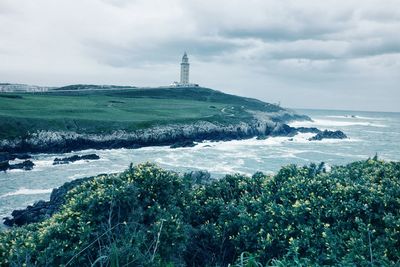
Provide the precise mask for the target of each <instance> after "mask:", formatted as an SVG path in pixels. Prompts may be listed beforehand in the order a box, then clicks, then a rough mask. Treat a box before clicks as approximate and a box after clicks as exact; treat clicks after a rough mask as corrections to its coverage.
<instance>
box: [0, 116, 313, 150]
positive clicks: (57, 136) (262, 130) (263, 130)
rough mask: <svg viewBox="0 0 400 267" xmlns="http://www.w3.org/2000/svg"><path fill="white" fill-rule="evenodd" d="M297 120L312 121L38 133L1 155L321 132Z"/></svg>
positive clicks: (6, 143)
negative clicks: (129, 130)
mask: <svg viewBox="0 0 400 267" xmlns="http://www.w3.org/2000/svg"><path fill="white" fill-rule="evenodd" d="M294 119H303V120H305V119H309V118H308V117H306V116H301V115H292V117H290V118H285V119H284V120H283V119H282V118H281V121H277V120H276V119H271V117H266V118H262V117H261V118H260V117H259V118H257V116H255V118H254V119H253V120H251V121H249V122H243V121H241V122H239V123H236V124H219V123H216V122H208V121H197V122H194V123H190V124H170V125H160V126H157V127H152V128H148V129H142V130H137V131H132V132H126V131H122V130H117V131H114V132H112V133H109V134H90V133H77V132H67V131H63V132H54V131H39V132H35V133H30V134H29V135H28V136H27V137H24V138H14V139H6V140H1V141H0V152H8V153H67V152H71V151H79V150H85V149H116V148H139V147H146V146H172V147H180V146H182V145H181V144H191V142H197V143H198V142H202V141H204V140H209V141H229V140H238V139H249V138H253V137H260V136H261V137H268V136H294V135H296V134H297V133H299V132H302V133H303V132H311V133H316V134H318V133H320V132H321V131H320V130H318V129H316V128H304V127H301V128H294V127H290V126H288V125H287V124H285V123H286V122H288V121H290V120H294Z"/></svg>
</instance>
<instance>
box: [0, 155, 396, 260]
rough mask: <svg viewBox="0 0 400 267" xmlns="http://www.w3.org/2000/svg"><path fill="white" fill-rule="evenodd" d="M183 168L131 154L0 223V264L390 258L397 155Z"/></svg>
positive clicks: (393, 254)
mask: <svg viewBox="0 0 400 267" xmlns="http://www.w3.org/2000/svg"><path fill="white" fill-rule="evenodd" d="M192 177H193V176H190V175H185V176H180V175H177V174H176V173H173V172H170V171H166V170H163V169H160V168H158V167H157V166H154V165H152V164H143V165H139V166H136V167H132V166H131V167H130V168H129V169H128V170H126V171H125V172H124V173H122V174H119V175H104V176H100V177H98V178H96V179H93V180H91V181H88V182H86V183H84V184H82V185H80V186H78V187H76V188H74V189H72V190H71V191H70V192H69V193H68V194H67V201H66V204H65V205H64V206H63V207H62V208H61V210H60V212H58V213H56V214H55V215H53V217H52V218H50V219H47V220H45V221H43V222H41V223H37V224H32V225H28V226H25V227H22V228H17V229H11V230H9V231H7V232H3V233H1V234H0V265H1V266H23V265H24V264H25V265H27V266H31V265H38V266H227V265H228V264H232V265H235V266H272V265H275V266H318V265H341V266H350V265H351V266H353V265H355V266H388V265H396V264H400V163H399V162H383V161H380V160H378V159H376V158H374V159H369V160H367V161H360V162H354V163H351V164H349V165H346V166H335V167H332V169H331V170H330V171H329V172H327V171H326V170H325V168H324V166H323V164H321V165H318V166H317V165H314V164H311V165H310V166H306V167H296V166H294V165H290V166H287V167H283V168H282V169H281V170H280V171H279V172H278V173H277V174H276V175H274V176H266V175H264V174H262V173H256V174H254V175H253V176H252V177H247V176H243V175H227V176H226V177H224V178H222V179H220V180H218V181H212V182H211V181H204V180H201V179H200V180H199V179H197V180H196V181H194V180H193V178H192Z"/></svg>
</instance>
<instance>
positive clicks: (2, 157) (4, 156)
mask: <svg viewBox="0 0 400 267" xmlns="http://www.w3.org/2000/svg"><path fill="white" fill-rule="evenodd" d="M9 160H12V159H11V155H10V153H8V152H0V162H4V161H9Z"/></svg>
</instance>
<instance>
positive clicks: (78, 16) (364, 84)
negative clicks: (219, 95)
mask: <svg viewBox="0 0 400 267" xmlns="http://www.w3.org/2000/svg"><path fill="white" fill-rule="evenodd" d="M0 36H1V37H0V82H12V83H28V84H37V85H51V86H58V85H67V84H74V83H92V84H118V85H136V86H160V85H168V84H170V83H171V82H173V81H175V80H178V77H179V61H180V59H181V56H182V53H183V51H185V50H186V51H187V52H188V54H189V58H190V63H191V77H190V78H191V80H192V82H196V83H199V84H200V85H202V86H205V87H210V88H214V89H219V90H222V91H224V92H228V93H234V94H240V95H244V96H249V97H256V98H260V99H262V100H265V101H268V102H275V103H276V102H281V104H282V105H283V106H286V107H292V108H299V107H305V108H326V109H329V108H332V109H352V110H381V111H400V104H399V102H400V1H398V0H385V1H382V0H335V1H333V0H324V1H321V0H318V1H313V0H275V1H270V0H242V1H239V0H168V1H166V0H158V1H155V0H76V1H75V0H35V1H32V0H0Z"/></svg>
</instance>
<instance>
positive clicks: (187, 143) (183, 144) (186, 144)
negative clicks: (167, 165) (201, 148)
mask: <svg viewBox="0 0 400 267" xmlns="http://www.w3.org/2000/svg"><path fill="white" fill-rule="evenodd" d="M194 146H196V143H194V142H193V141H190V140H187V141H182V142H177V143H175V144H173V145H171V146H170V148H178V147H194Z"/></svg>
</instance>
